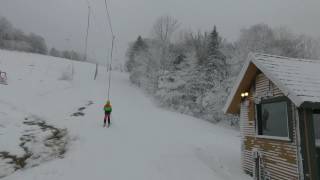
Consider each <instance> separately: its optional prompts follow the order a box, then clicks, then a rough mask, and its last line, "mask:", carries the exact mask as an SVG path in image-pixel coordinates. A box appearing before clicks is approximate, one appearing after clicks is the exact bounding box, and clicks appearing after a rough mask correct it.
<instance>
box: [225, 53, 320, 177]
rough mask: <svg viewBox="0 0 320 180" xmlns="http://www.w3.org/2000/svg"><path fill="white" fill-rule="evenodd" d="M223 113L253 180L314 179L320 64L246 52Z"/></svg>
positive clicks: (318, 154) (318, 172)
mask: <svg viewBox="0 0 320 180" xmlns="http://www.w3.org/2000/svg"><path fill="white" fill-rule="evenodd" d="M224 112H225V113H229V114H238V115H240V130H241V152H242V157H241V159H242V168H243V170H244V171H245V172H246V173H248V174H251V175H252V176H253V177H254V179H290V180H291V179H293V180H294V179H306V180H309V179H310V180H320V60H306V59H294V58H288V57H280V56H273V55H267V54H258V53H251V54H250V55H249V56H248V60H247V62H246V64H245V65H244V68H243V69H242V71H241V72H240V75H239V77H238V80H237V81H236V83H235V86H234V87H233V89H232V91H231V94H230V96H229V98H228V100H227V103H226V105H225V108H224Z"/></svg>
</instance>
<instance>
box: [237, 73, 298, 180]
mask: <svg viewBox="0 0 320 180" xmlns="http://www.w3.org/2000/svg"><path fill="white" fill-rule="evenodd" d="M250 95H251V96H250V97H249V98H248V99H247V100H246V101H243V102H242V104H241V113H240V119H241V122H240V128H241V140H242V147H241V148H242V157H241V158H242V165H243V169H244V171H245V172H247V173H249V174H253V169H254V166H255V163H254V159H253V150H254V149H257V150H258V151H259V152H261V153H262V156H261V160H262V161H261V166H262V167H261V169H262V171H263V174H266V175H268V176H269V177H270V178H271V179H290V180H294V179H299V170H298V169H299V167H298V158H297V154H298V152H297V144H296V142H297V140H296V122H297V120H296V119H297V118H298V117H297V116H296V108H295V106H294V105H293V103H291V105H290V107H291V111H290V112H292V120H291V121H289V131H290V132H289V134H290V138H291V140H290V141H286V140H274V139H266V138H261V137H259V136H257V135H256V134H257V133H256V112H255V98H254V97H262V98H267V97H279V96H283V93H282V92H281V91H280V90H279V89H278V88H277V87H276V86H275V85H274V84H273V83H272V82H271V81H269V80H268V79H267V78H266V76H264V75H263V74H259V75H257V76H256V79H255V84H254V83H253V85H252V88H251V91H250Z"/></svg>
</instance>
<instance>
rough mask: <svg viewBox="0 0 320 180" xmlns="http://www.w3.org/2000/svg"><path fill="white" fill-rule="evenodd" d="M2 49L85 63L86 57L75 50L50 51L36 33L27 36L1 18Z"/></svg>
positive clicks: (0, 37)
mask: <svg viewBox="0 0 320 180" xmlns="http://www.w3.org/2000/svg"><path fill="white" fill-rule="evenodd" d="M0 48H1V49H7V50H16V51H24V52H31V53H38V54H44V55H51V56H55V57H62V58H67V59H72V60H77V61H84V60H85V56H84V55H83V54H81V53H78V52H76V51H74V50H71V51H67V50H64V51H59V50H57V49H55V48H51V50H50V51H49V50H48V46H47V44H46V41H45V39H44V38H43V37H42V36H40V35H37V34H35V33H30V34H25V33H24V32H23V31H21V30H20V29H17V28H15V27H14V26H13V25H12V24H11V23H10V22H9V21H8V20H7V19H6V18H4V17H0Z"/></svg>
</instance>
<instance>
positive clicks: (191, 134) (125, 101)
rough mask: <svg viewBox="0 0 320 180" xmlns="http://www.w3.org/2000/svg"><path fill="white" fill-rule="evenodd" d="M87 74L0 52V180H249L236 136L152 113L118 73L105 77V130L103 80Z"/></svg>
mask: <svg viewBox="0 0 320 180" xmlns="http://www.w3.org/2000/svg"><path fill="white" fill-rule="evenodd" d="M72 63H74V78H73V80H72V79H70V72H71V64H72ZM94 69H95V66H94V65H93V64H88V63H79V62H71V61H68V60H65V59H60V58H53V57H49V56H42V55H35V54H27V53H19V52H13V51H12V52H11V51H3V50H1V51H0V70H2V71H6V72H7V73H8V85H0V178H1V177H3V179H4V180H17V179H24V180H35V179H41V180H53V179H60V180H63V179H65V180H70V179H77V180H81V179H83V180H87V179H92V180H95V179H113V180H115V179H121V180H125V179H137V180H143V179H146V180H150V179H154V180H158V179H159V180H160V179H165V180H169V179H172V180H177V179H183V180H188V179H190V180H191V179H201V180H206V179H208V180H209V179H210V180H212V179H215V180H220V179H221V180H233V179H240V180H241V179H248V178H249V177H248V176H246V175H244V174H243V173H242V170H241V167H240V137H239V132H238V131H235V130H232V129H227V128H225V127H220V126H218V125H214V124H211V123H209V122H206V121H203V120H199V119H196V118H193V117H190V116H186V115H182V114H178V113H174V112H170V111H166V110H163V109H160V108H159V107H157V106H156V105H155V104H154V103H153V102H152V101H151V100H150V99H149V98H148V97H146V96H145V95H144V94H143V93H142V92H141V91H140V90H139V89H137V88H136V87H134V86H133V85H131V83H130V81H129V77H128V75H127V74H125V73H120V72H114V73H113V77H112V87H111V102H112V104H113V108H114V111H113V113H112V125H111V127H110V128H109V129H107V128H103V127H102V119H103V112H102V107H103V104H104V103H105V101H106V98H105V97H106V88H107V87H106V82H107V77H108V76H107V74H106V73H105V69H103V67H100V69H99V70H100V73H99V75H98V80H97V81H93V80H92V79H93V73H94ZM1 157H2V158H1ZM10 162H11V163H10ZM12 162H13V163H12ZM15 170H17V171H15Z"/></svg>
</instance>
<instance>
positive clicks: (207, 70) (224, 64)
mask: <svg viewBox="0 0 320 180" xmlns="http://www.w3.org/2000/svg"><path fill="white" fill-rule="evenodd" d="M152 32H153V33H152V36H150V37H141V36H138V37H137V39H136V40H135V41H134V42H132V43H131V44H130V45H129V48H128V50H127V62H126V69H127V71H128V72H129V73H130V80H131V82H132V83H134V84H136V85H137V86H138V87H140V88H142V89H144V90H145V91H146V92H147V93H149V94H151V95H153V96H154V97H155V99H156V100H157V101H158V102H159V103H160V105H162V106H164V107H166V108H168V109H173V110H175V111H179V112H182V113H185V114H189V115H193V116H196V117H200V118H203V119H206V120H209V121H213V122H218V121H222V120H224V121H228V122H230V123H231V124H236V123H237V118H235V117H232V116H226V115H224V114H223V112H222V108H223V106H224V104H225V101H226V98H227V96H228V94H229V92H230V90H231V88H232V86H233V82H234V81H235V79H236V78H237V76H238V74H239V71H240V69H241V67H242V65H243V64H244V62H245V60H246V59H247V56H248V53H249V52H260V53H268V54H274V55H280V56H288V57H293V58H307V59H320V39H314V38H312V37H309V36H307V35H302V34H301V35H298V34H294V33H292V32H291V31H290V30H289V29H288V28H284V27H281V28H271V27H270V26H268V25H267V24H256V25H253V26H251V27H249V28H246V29H242V30H241V33H240V36H239V37H238V39H237V40H236V41H235V42H229V41H228V40H227V39H226V38H224V37H221V35H220V32H219V27H216V26H214V24H212V29H208V30H207V31H206V32H190V31H187V30H183V29H180V23H179V21H178V20H177V19H175V18H174V17H170V16H163V17H160V18H159V19H158V20H156V22H155V23H154V26H153V29H152Z"/></svg>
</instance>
